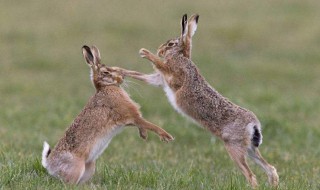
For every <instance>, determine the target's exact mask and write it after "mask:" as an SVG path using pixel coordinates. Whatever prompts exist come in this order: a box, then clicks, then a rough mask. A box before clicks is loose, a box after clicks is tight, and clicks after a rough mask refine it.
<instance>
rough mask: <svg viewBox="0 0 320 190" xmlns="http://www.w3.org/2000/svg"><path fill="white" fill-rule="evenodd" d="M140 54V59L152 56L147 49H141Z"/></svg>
mask: <svg viewBox="0 0 320 190" xmlns="http://www.w3.org/2000/svg"><path fill="white" fill-rule="evenodd" d="M139 54H140V57H142V58H146V57H148V56H149V55H150V54H151V52H150V51H149V50H147V49H144V48H141V49H140V50H139Z"/></svg>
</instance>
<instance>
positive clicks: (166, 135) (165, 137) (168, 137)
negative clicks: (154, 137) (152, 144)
mask: <svg viewBox="0 0 320 190" xmlns="http://www.w3.org/2000/svg"><path fill="white" fill-rule="evenodd" d="M160 140H161V141H164V142H170V141H173V140H174V137H173V136H171V135H170V134H169V133H164V134H161V135H160Z"/></svg>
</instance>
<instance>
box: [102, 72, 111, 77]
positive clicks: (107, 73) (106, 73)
mask: <svg viewBox="0 0 320 190" xmlns="http://www.w3.org/2000/svg"><path fill="white" fill-rule="evenodd" d="M102 73H103V74H104V75H107V76H109V75H111V74H110V72H109V71H103V72H102Z"/></svg>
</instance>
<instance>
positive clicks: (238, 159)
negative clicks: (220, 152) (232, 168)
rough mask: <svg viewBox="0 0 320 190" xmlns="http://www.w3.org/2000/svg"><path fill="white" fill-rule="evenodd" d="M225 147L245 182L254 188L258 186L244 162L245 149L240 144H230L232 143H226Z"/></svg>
mask: <svg viewBox="0 0 320 190" xmlns="http://www.w3.org/2000/svg"><path fill="white" fill-rule="evenodd" d="M225 147H226V149H227V152H228V153H229V155H230V157H231V159H232V160H233V161H234V162H235V163H236V164H237V165H238V167H239V168H240V170H241V172H242V174H243V175H244V176H245V177H246V179H247V181H248V182H249V183H250V184H251V187H252V188H256V187H257V186H258V182H257V180H256V176H255V175H254V174H253V173H252V171H251V170H250V168H249V166H248V164H247V161H246V156H247V148H246V147H243V146H242V145H240V144H232V143H226V144H225Z"/></svg>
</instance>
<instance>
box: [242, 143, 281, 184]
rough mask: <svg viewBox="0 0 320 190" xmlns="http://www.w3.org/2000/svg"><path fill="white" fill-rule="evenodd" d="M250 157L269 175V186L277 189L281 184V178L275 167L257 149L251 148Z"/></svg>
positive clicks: (249, 150)
mask: <svg viewBox="0 0 320 190" xmlns="http://www.w3.org/2000/svg"><path fill="white" fill-rule="evenodd" d="M248 153H249V156H250V157H251V158H252V159H253V161H254V162H255V163H257V164H258V165H259V166H261V168H262V169H263V170H264V171H265V172H266V173H267V175H268V181H269V184H270V185H271V186H273V187H277V186H278V184H279V176H278V173H277V170H276V168H275V167H274V166H272V165H271V164H269V163H268V162H267V161H265V159H263V157H262V156H261V154H260V151H259V149H258V148H257V147H251V148H249V149H248Z"/></svg>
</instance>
